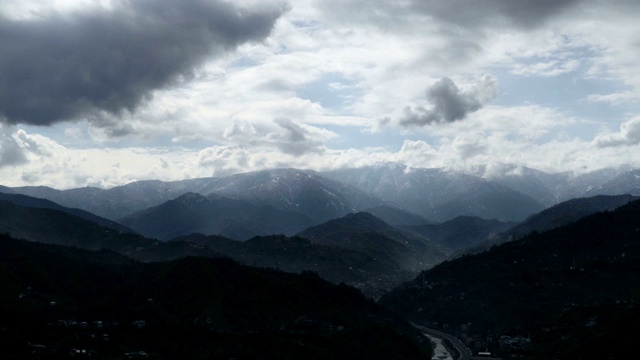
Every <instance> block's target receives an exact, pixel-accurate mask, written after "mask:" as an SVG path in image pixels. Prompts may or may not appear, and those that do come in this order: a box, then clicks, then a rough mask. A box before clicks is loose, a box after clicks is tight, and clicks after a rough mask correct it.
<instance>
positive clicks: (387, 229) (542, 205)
mask: <svg viewBox="0 0 640 360" xmlns="http://www.w3.org/2000/svg"><path fill="white" fill-rule="evenodd" d="M479 175H482V169H481V168H478V169H477V170H476V172H475V173H464V174H463V173H455V172H451V171H446V170H444V169H414V168H409V167H406V166H404V165H401V164H395V163H393V164H380V165H379V166H376V167H369V168H360V169H345V170H343V171H333V172H330V173H318V172H314V171H306V170H298V169H278V170H269V171H258V172H252V173H245V174H236V175H232V176H229V177H224V178H203V179H191V180H185V181H178V182H170V183H165V182H160V181H142V182H134V183H131V184H128V185H124V186H121V187H116V188H111V189H97V188H96V189H93V188H84V189H69V190H55V189H50V188H43V187H15V188H10V187H1V188H0V233H3V234H5V235H3V238H2V246H3V247H4V249H3V252H2V254H3V255H2V256H3V257H2V264H3V265H2V268H1V269H0V270H1V271H2V274H0V276H2V278H3V279H4V280H3V284H4V285H3V288H2V294H3V295H2V296H3V297H4V299H5V300H3V301H5V306H4V307H3V310H2V311H4V312H5V315H7V314H9V313H11V312H14V311H15V312H17V313H19V314H21V315H20V317H21V318H22V319H27V318H28V319H29V320H28V321H27V323H29V324H30V325H28V326H29V327H31V329H32V330H33V329H38V330H37V331H35V330H34V331H33V332H32V331H31V330H29V331H27V330H28V329H25V328H24V327H21V326H20V321H17V322H16V321H13V320H12V321H8V320H5V321H4V322H3V327H4V328H5V329H9V328H10V329H14V330H11V331H12V335H11V336H10V337H9V338H10V339H12V340H10V341H9V340H7V341H6V343H5V345H7V346H9V345H11V346H9V347H10V348H11V349H13V350H12V351H14V353H15V354H23V355H24V354H27V353H29V352H31V353H32V354H36V353H38V356H40V357H39V358H55V357H56V356H61V354H62V353H66V352H68V351H71V349H80V348H79V347H78V346H80V344H83V346H84V347H82V349H84V350H87V349H89V351H91V352H92V354H93V355H94V356H97V357H99V358H109V357H110V356H117V353H119V354H120V355H122V354H125V353H131V354H135V353H136V352H137V351H143V352H145V354H147V356H151V358H159V359H161V358H171V357H174V356H177V355H176V354H177V353H175V351H177V350H175V349H178V348H180V349H182V350H180V351H187V350H185V349H186V348H183V347H185V346H186V347H187V348H188V349H189V350H188V351H190V352H189V354H192V356H194V357H197V356H200V355H198V354H205V353H206V354H214V353H215V354H227V355H229V356H232V355H231V354H236V355H238V356H248V357H250V358H251V357H253V356H255V355H256V354H250V353H244V352H243V351H245V350H247V349H244V350H242V349H240V348H239V347H238V344H240V343H242V342H252V343H255V344H254V345H255V346H258V343H260V344H263V343H264V342H270V343H271V345H269V346H267V345H259V346H267V348H271V347H270V346H273V349H274V350H273V351H275V348H276V347H280V346H282V347H284V348H285V349H288V350H286V351H292V352H291V356H293V358H295V356H294V355H293V354H295V353H296V351H298V350H300V349H298V350H295V348H296V346H294V343H296V342H297V343H306V344H308V345H309V346H311V347H312V348H313V349H315V350H313V351H311V352H305V354H307V355H309V357H308V358H315V357H317V358H322V356H323V355H322V354H325V355H326V354H329V353H331V352H332V351H337V352H343V351H346V350H345V349H346V348H350V347H353V346H356V345H355V344H356V343H358V344H360V342H361V341H364V337H363V336H365V337H372V336H373V337H376V336H379V337H380V339H383V338H384V339H387V340H384V341H381V345H382V344H383V343H384V344H386V345H385V346H387V345H388V346H389V349H391V348H393V349H395V348H396V347H397V346H399V344H400V343H402V342H406V344H409V343H410V344H411V345H410V346H409V348H410V349H413V350H407V352H406V353H402V356H400V353H397V354H396V355H395V356H398V357H397V358H424V357H425V356H429V355H428V354H430V351H431V350H430V346H429V345H428V342H425V341H426V340H424V337H421V336H417V337H416V335H415V334H414V335H411V336H408V335H409V334H410V333H412V332H414V331H417V330H415V329H413V330H409V329H412V327H411V326H410V325H408V323H406V322H405V321H411V322H412V323H414V324H416V326H425V327H428V328H432V329H436V330H438V331H443V332H445V333H449V334H452V335H455V336H457V337H458V338H459V339H461V341H462V342H463V343H465V344H466V345H467V346H469V347H470V348H471V349H472V351H473V352H474V354H477V353H478V352H487V351H489V350H490V351H491V352H492V353H494V354H498V355H500V356H502V357H505V358H509V357H515V356H525V357H530V358H543V357H544V356H545V355H544V354H553V358H562V359H565V358H566V359H569V358H576V357H574V356H578V357H580V356H583V354H586V353H587V351H591V352H596V353H597V352H598V351H599V350H598V349H600V347H602V348H604V347H605V345H606V343H607V341H613V339H616V341H617V342H618V343H619V344H620V348H621V349H627V348H629V347H630V346H631V340H629V341H627V340H624V339H625V335H624V333H621V332H620V329H619V328H620V325H619V324H620V323H621V322H623V323H626V322H627V321H626V320H625V319H626V318H629V319H632V318H634V317H636V316H637V314H636V312H637V310H636V303H637V301H640V292H639V290H638V289H640V284H636V282H637V279H638V278H640V276H638V275H640V274H638V273H637V271H638V264H640V258H638V254H640V253H639V252H638V251H639V250H638V249H640V247H638V246H640V245H638V244H640V243H637V241H638V240H640V238H639V237H638V236H639V235H638V233H637V231H638V228H637V226H638V225H637V224H638V221H639V220H638V219H640V212H639V210H638V206H639V205H638V204H640V202H639V200H638V197H637V195H639V194H638V192H637V188H638V187H639V186H640V183H638V182H637V181H638V180H637V179H638V178H637V177H635V176H633V175H634V173H633V171H631V172H624V171H621V172H620V173H619V174H613V173H612V174H611V175H610V178H607V179H604V180H603V179H602V177H593V179H598V181H600V182H594V183H591V184H589V183H588V178H589V177H588V175H584V174H583V175H581V176H579V177H578V176H569V175H568V174H544V173H542V172H540V171H535V170H532V169H523V170H522V171H519V172H518V173H517V175H513V174H510V175H509V174H503V175H502V176H498V175H496V174H492V177H490V178H486V177H482V176H479ZM523 189H524V190H526V189H528V190H529V191H528V193H525V192H523ZM586 189H588V190H586ZM576 194H578V195H576ZM574 195H576V196H574ZM637 253H638V254H637ZM63 264H67V265H63ZM244 272H247V273H251V274H253V275H248V274H247V275H242V274H244ZM223 273H224V275H223ZM45 274H46V275H45ZM80 274H84V275H83V276H81V277H78V276H79V275H80ZM124 274H127V275H126V276H125V277H123V276H124ZM230 276H231V278H229V277H230ZM276 278H278V279H280V280H276ZM285 279H286V280H285ZM143 284H147V285H143ZM275 284H282V285H277V286H275ZM270 286H275V287H273V288H272V289H271V288H269V287H270ZM306 286H311V287H314V288H315V290H311V289H308V288H305V287H306ZM82 289H84V290H82ZM134 289H138V290H134ZM260 289H263V290H264V291H266V292H264V293H261V292H260V291H263V290H260ZM85 290H86V291H85ZM314 291H316V293H314ZM84 293H86V294H84ZM207 294H208V295H207ZM241 294H244V295H241ZM283 294H289V295H291V296H294V297H296V299H298V300H295V301H297V303H296V305H293V304H292V303H287V302H285V303H279V301H278V300H277V299H279V298H281V297H282V295H283ZM349 294H350V295H349ZM132 296H133V297H132ZM237 296H240V297H237ZM336 296H337V298H336ZM341 296H347V298H344V299H350V300H345V301H346V302H345V303H344V304H343V303H340V302H339V301H342V300H338V299H339V298H340V297H341ZM320 298H322V299H324V301H327V302H329V303H333V304H334V305H332V306H328V305H327V307H326V308H325V309H324V310H320V309H318V308H314V306H323V305H321V304H322V303H319V302H318V300H319V299H320ZM145 299H147V300H149V299H152V300H151V302H147V303H145V301H146V300H145ZM159 299H164V300H159ZM303 299H304V300H303ZM53 303H55V304H56V305H55V306H53V305H51V304H53ZM181 303H182V304H183V305H178V304H181ZM47 304H49V305H47ZM145 304H146V305H145ZM267 304H271V305H267ZM47 306H53V307H51V308H50V309H49V310H46V308H47ZM269 306H271V307H269ZM350 306H352V307H353V308H350ZM281 307H284V308H281ZM54 309H55V310H54ZM189 309H191V310H189ZM285 309H286V310H285ZM354 309H359V310H357V311H356V310H354ZM365 309H368V310H365ZM325 311H326V312H325ZM354 311H355V312H354ZM367 311H368V312H369V313H367ZM234 312H235V313H234ZM267 313H268V314H272V315H268V316H266V317H265V315H258V314H267ZM356 313H357V314H360V315H356ZM278 314H280V315H278ZM312 314H315V315H312ZM347 314H353V316H352V315H349V316H347ZM372 314H373V315H372ZM281 315H282V316H281ZM7 316H8V315H7ZM345 316H346V318H345ZM359 317H362V319H364V318H369V319H372V320H371V321H372V322H371V324H369V325H365V323H366V321H364V320H362V319H361V318H359ZM10 318H11V316H8V317H6V318H5V319H10ZM347 318H348V319H349V320H347ZM400 318H402V319H404V320H401V319H400ZM14 319H15V318H14ZM328 319H333V320H328ZM390 319H393V320H390ZM137 321H144V324H146V325H144V330H143V331H142V332H140V331H139V330H140V329H139V325H140V324H142V323H136V322H137ZM185 321H187V323H188V324H192V325H188V324H187V323H185ZM348 321H353V322H354V323H353V324H356V323H357V324H358V325H345V324H350V323H349V322H348ZM367 321H368V320H367ZM98 322H100V323H101V324H102V325H101V326H105V328H104V330H105V331H103V332H104V333H105V334H106V335H107V337H108V338H109V340H108V341H109V346H106V347H105V343H101V342H99V341H97V340H95V339H96V336H97V335H96V331H99V329H102V328H97V326H98V325H96V324H98ZM392 323H393V324H394V325H390V324H392ZM78 324H86V325H78ZM107 324H108V325H107ZM114 324H119V325H114ZM123 324H127V325H126V326H125V325H123ZM132 324H134V325H132ZM135 324H138V325H135ZM373 324H377V325H373ZM382 324H387V325H382ZM616 324H618V325H616ZM132 326H133V327H132ZM377 326H382V327H381V328H380V329H379V330H375V329H378V328H377ZM136 327H138V328H136ZM169 327H177V328H179V329H181V330H180V332H181V333H180V334H181V335H180V336H179V338H180V339H178V338H176V339H165V337H164V336H165V335H163V334H164V332H166V331H167V330H166V329H168V328H169ZM346 328H352V329H354V332H350V333H349V335H348V336H347V337H344V338H343V337H342V335H340V334H341V333H342V332H343V331H344V330H342V329H346ZM365 328H368V329H369V330H367V331H372V332H371V333H368V332H367V331H364V329H365ZM20 329H22V330H20ZM107 329H109V332H106V330H107ZM136 329H137V330H136ZM198 329H200V330H198ZM355 329H357V330H355ZM13 331H15V333H14V332H13ZM100 331H102V330H100ZM193 331H197V332H202V335H199V337H197V338H198V339H200V340H198V341H207V342H211V341H213V343H215V344H219V347H218V348H215V349H214V348H211V347H202V346H200V345H198V344H196V343H194V341H196V338H193V339H189V337H191V335H188V334H191V333H192V332H193ZM212 331H213V332H212ZM377 331H379V333H376V332H377ZM385 332H387V333H386V334H387V335H382V334H383V333H385ZM30 333H33V334H34V335H29V334H30ZM54 333H55V334H57V335H54ZM115 333H118V334H120V335H119V336H121V337H118V336H114V334H115ZM417 333H419V331H418V332H417ZM36 334H37V335H36ZM91 334H93V337H91V336H89V335H91ZM125 334H126V335H125ZM365 334H369V335H365ZM376 334H377V335H376ZM391 334H393V335H391ZM5 335H7V336H8V334H5ZM100 336H102V337H104V334H103V335H100ZM389 336H391V338H390V337H389ZM407 336H408V337H407ZM72 337H75V338H81V339H84V340H82V341H81V342H74V341H72V340H71V338H72ZM124 337H128V338H130V339H132V340H130V341H124ZM153 337H156V338H157V340H158V339H163V340H161V341H160V342H159V341H156V340H152V338H153ZM116 339H117V340H116ZM205 339H208V340H205ZM347 339H348V340H347ZM391 339H395V340H391ZM607 339H609V340H607ZM418 340H420V341H418ZM343 341H346V342H343ZM387 341H388V343H387ZM34 344H37V345H38V346H35V345H34ZM54 344H55V345H54ZM169 344H174V345H171V346H173V347H174V350H170V349H169V348H168V347H167V346H168V345H169ZM40 345H42V346H43V347H44V348H40V347H39V346H40ZM216 346H217V345H216ZM357 346H361V345H357ZM45 348H46V350H44V349H45ZM586 349H589V350H586ZM307 350H308V348H307ZM370 350H371V351H372V352H371V354H373V353H374V351H378V350H374V349H370ZM269 351H271V350H269ZM354 351H355V350H354ZM394 351H395V350H394ZM620 351H622V350H620ZM356 353H357V354H358V355H356ZM368 353H369V352H368V351H364V350H362V349H360V350H357V351H356V352H355V353H352V355H353V356H354V357H353V358H359V356H364V355H365V354H368ZM243 354H244V355H243ZM602 355H603V356H605V354H604V353H603V354H602ZM16 356H18V355H16ZM132 356H133V355H132ZM141 356H142V355H141ZM216 356H217V355H216ZM220 356H223V355H220ZM224 356H226V355H224ZM362 358H365V357H362ZM387 358H393V357H387Z"/></svg>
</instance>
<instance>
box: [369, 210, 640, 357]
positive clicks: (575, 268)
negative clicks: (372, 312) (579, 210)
mask: <svg viewBox="0 0 640 360" xmlns="http://www.w3.org/2000/svg"><path fill="white" fill-rule="evenodd" d="M639 220H640V201H634V202H631V203H629V204H627V205H625V206H622V207H620V208H618V209H616V210H615V211H611V212H601V213H597V214H593V215H591V216H587V217H585V218H583V219H581V220H579V221H577V222H575V223H572V224H570V225H566V226H563V227H559V228H556V229H554V230H550V231H547V232H544V233H537V232H534V233H532V234H531V235H529V236H527V237H525V238H523V239H521V240H516V241H512V242H509V243H505V244H502V245H499V246H495V247H493V248H492V249H491V250H490V251H486V252H484V253H481V254H477V255H471V256H464V257H461V258H458V259H455V260H452V261H448V262H445V263H442V264H440V265H438V266H436V267H434V268H433V269H431V270H428V271H425V272H423V273H422V274H420V275H419V276H418V277H417V278H416V279H414V280H413V281H411V282H409V283H406V284H405V285H403V286H402V287H400V288H398V289H396V290H394V291H392V292H391V293H389V294H387V295H385V296H384V297H382V299H381V300H380V302H379V303H380V304H381V305H383V306H385V307H387V308H389V309H393V310H394V311H396V312H397V313H398V314H401V315H402V316H404V317H406V318H408V319H411V320H412V321H415V322H417V323H422V324H425V323H428V324H429V325H430V326H435V327H440V328H447V329H448V330H449V331H451V332H454V333H465V334H466V335H467V336H469V337H470V338H473V337H475V336H477V338H478V339H484V340H478V341H481V342H483V343H484V342H489V340H487V339H489V338H490V337H491V338H492V339H493V341H494V343H493V349H500V350H503V351H506V350H505V349H507V348H508V347H507V346H504V344H499V343H498V339H499V337H500V336H503V335H504V336H515V335H518V336H522V337H524V338H529V340H530V341H531V345H529V346H527V347H524V348H521V349H517V351H516V353H518V354H526V355H528V356H534V357H535V358H546V357H549V356H551V357H552V358H562V359H581V358H584V359H587V358H589V359H592V358H605V359H606V358H613V359H621V358H625V357H626V355H625V354H628V353H632V352H633V351H635V349H636V346H637V342H638V340H639V339H640V338H639V337H638V334H640V326H639V325H638V324H640V323H639V322H638V320H640V308H639V306H638V303H639V302H640V291H639V290H638V289H640V223H639ZM445 324H446V325H445ZM489 345H491V344H489Z"/></svg>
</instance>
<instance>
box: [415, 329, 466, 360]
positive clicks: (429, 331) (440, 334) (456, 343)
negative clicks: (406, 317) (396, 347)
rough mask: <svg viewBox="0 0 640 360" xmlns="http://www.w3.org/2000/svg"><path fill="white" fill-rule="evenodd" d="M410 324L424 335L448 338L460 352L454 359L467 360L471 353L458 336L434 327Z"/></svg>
mask: <svg viewBox="0 0 640 360" xmlns="http://www.w3.org/2000/svg"><path fill="white" fill-rule="evenodd" d="M412 325H413V326H414V327H416V328H418V329H420V330H421V331H422V332H423V333H424V334H425V335H428V336H433V337H436V338H440V339H447V340H449V342H450V343H451V344H453V347H455V349H456V350H457V351H458V354H460V356H459V357H458V359H456V360H469V359H470V358H471V356H472V355H473V354H472V353H471V350H470V349H469V348H468V347H467V346H466V345H465V344H463V343H462V342H461V341H460V340H458V338H457V337H455V336H452V335H449V334H447V333H443V332H442V331H438V330H435V329H429V328H426V327H424V326H420V325H416V324H412Z"/></svg>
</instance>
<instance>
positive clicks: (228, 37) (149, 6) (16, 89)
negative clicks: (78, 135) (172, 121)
mask: <svg viewBox="0 0 640 360" xmlns="http://www.w3.org/2000/svg"><path fill="white" fill-rule="evenodd" d="M112 4H113V6H111V7H110V8H99V7H92V8H91V10H84V11H80V10H77V11H75V12H72V13H67V14H61V13H56V12H47V13H46V14H44V15H42V16H36V17H32V18H28V19H11V18H9V17H6V16H4V15H2V13H0V43H1V44H2V51H1V52H0V103H1V104H3V107H2V108H1V109H0V120H3V121H4V122H7V123H10V124H17V123H24V124H32V125H50V124H52V123H56V122H61V121H66V120H74V119H77V118H80V117H83V116H89V115H92V114H94V113H96V112H100V111H103V112H106V113H109V114H112V115H119V114H120V113H122V112H123V111H128V112H133V111H134V110H135V109H136V108H137V107H138V106H139V105H140V104H141V103H143V102H145V101H146V100H149V99H150V98H151V97H152V94H153V91H154V90H158V89H162V88H164V87H166V86H167V85H169V84H173V83H177V82H179V81H182V80H185V79H189V78H191V77H193V76H194V71H195V70H196V69H197V67H198V66H199V65H201V64H202V63H203V62H204V61H205V60H206V59H207V58H209V57H210V56H215V55H220V54H222V53H224V52H225V51H229V50H233V49H235V48H236V47H238V46H239V45H241V44H243V43H246V42H251V41H260V40H263V39H265V38H266V37H267V36H268V35H269V34H270V32H271V30H272V28H273V26H274V24H275V22H276V20H277V19H278V18H279V17H280V16H281V15H282V13H283V12H284V11H285V10H286V9H285V8H284V7H283V6H276V7H265V6H262V7H259V8H256V9H254V10H248V9H243V8H237V7H235V6H234V5H232V4H231V3H229V2H226V1H222V0H183V1H173V0H136V1H116V2H113V3H112ZM114 135H118V134H114Z"/></svg>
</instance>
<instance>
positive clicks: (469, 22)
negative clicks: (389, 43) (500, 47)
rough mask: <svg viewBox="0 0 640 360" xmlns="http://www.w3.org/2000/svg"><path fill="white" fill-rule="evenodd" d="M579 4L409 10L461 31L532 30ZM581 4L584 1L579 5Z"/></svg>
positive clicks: (449, 4) (506, 1) (566, 0)
mask: <svg viewBox="0 0 640 360" xmlns="http://www.w3.org/2000/svg"><path fill="white" fill-rule="evenodd" d="M579 2H581V1H580V0H515V1H514V0H483V1H476V0H447V1H441V0H426V1H425V0H419V1H417V0H416V1H413V2H412V8H413V9H414V10H417V11H419V12H422V13H426V14H429V15H430V16H433V17H434V18H437V19H440V20H443V21H445V22H448V23H450V24H455V25H458V26H460V27H463V28H475V27H478V26H493V25H513V26H516V27H520V28H533V27H536V26H539V25H542V24H544V23H545V22H546V21H547V19H549V18H551V17H554V16H556V15H559V14H561V13H562V12H563V11H564V10H566V9H568V8H570V7H571V6H572V5H574V4H577V3H579ZM582 2H584V1H582Z"/></svg>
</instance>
